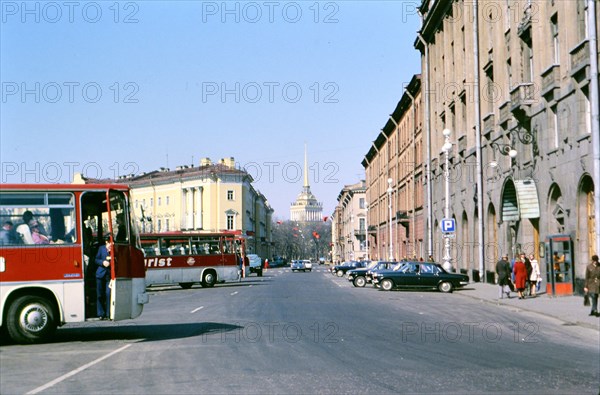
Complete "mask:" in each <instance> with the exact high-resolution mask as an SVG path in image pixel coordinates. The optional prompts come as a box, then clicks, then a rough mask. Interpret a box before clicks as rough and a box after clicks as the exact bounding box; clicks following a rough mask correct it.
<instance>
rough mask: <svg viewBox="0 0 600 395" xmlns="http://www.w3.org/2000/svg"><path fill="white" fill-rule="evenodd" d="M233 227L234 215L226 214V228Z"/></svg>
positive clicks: (231, 228)
mask: <svg viewBox="0 0 600 395" xmlns="http://www.w3.org/2000/svg"><path fill="white" fill-rule="evenodd" d="M234 229H235V215H233V214H227V230H234Z"/></svg>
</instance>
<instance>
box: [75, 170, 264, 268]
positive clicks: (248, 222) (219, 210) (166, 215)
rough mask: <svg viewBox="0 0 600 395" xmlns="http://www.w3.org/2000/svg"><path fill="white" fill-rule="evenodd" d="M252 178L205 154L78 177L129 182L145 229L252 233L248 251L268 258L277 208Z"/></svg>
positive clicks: (138, 215) (76, 181)
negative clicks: (179, 162) (180, 162)
mask: <svg viewBox="0 0 600 395" xmlns="http://www.w3.org/2000/svg"><path fill="white" fill-rule="evenodd" d="M253 181H254V180H253V178H252V176H251V175H250V174H248V173H247V172H246V171H245V170H243V169H239V168H236V166H235V161H234V158H227V159H221V160H220V161H219V162H218V163H213V162H212V161H211V160H210V159H209V158H203V159H202V160H201V161H200V166H198V167H196V166H179V167H177V168H176V169H175V170H170V169H167V168H161V169H159V170H155V171H152V172H148V173H142V174H139V175H127V176H121V177H119V178H118V179H116V180H112V179H109V180H91V179H85V178H83V177H82V176H81V175H80V174H76V175H75V180H74V182H75V183H93V182H102V183H126V184H128V185H129V187H130V188H131V197H132V201H133V207H134V210H135V214H136V217H137V221H138V225H139V228H140V230H141V231H142V232H169V231H177V230H186V231H192V230H193V231H203V232H221V231H233V232H239V233H241V234H242V235H246V236H247V237H248V240H247V247H248V252H251V253H256V254H258V255H259V256H261V257H263V258H270V257H271V217H272V214H273V209H272V208H271V206H270V205H269V203H268V201H267V199H266V197H265V196H264V195H263V194H262V193H260V192H259V191H257V190H256V189H255V188H254V187H253V186H252V182H253Z"/></svg>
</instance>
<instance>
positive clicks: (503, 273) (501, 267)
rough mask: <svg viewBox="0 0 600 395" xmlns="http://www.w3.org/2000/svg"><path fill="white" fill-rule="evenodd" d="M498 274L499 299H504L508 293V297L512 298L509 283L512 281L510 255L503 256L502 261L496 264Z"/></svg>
mask: <svg viewBox="0 0 600 395" xmlns="http://www.w3.org/2000/svg"><path fill="white" fill-rule="evenodd" d="M496 273H497V274H498V286H499V287H500V288H499V289H498V298H499V299H503V298H504V293H506V297H507V298H510V288H509V287H508V282H509V281H510V277H509V276H510V274H511V270H510V264H509V263H508V255H502V259H500V260H499V261H498V262H497V263H496Z"/></svg>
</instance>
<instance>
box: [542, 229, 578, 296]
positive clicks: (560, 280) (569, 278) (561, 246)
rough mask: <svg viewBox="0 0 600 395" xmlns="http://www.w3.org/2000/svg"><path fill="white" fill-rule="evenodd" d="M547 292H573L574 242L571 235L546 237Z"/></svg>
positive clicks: (561, 293)
mask: <svg viewBox="0 0 600 395" xmlns="http://www.w3.org/2000/svg"><path fill="white" fill-rule="evenodd" d="M545 245H546V251H545V252H546V253H545V260H546V292H547V293H548V294H549V295H572V294H573V262H574V260H573V242H572V240H571V236H569V235H553V236H548V237H547V238H546V242H545Z"/></svg>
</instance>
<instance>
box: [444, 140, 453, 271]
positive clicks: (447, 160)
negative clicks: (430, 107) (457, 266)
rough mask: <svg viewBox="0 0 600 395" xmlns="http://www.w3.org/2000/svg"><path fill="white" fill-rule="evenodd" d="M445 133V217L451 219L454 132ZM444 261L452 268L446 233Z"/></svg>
mask: <svg viewBox="0 0 600 395" xmlns="http://www.w3.org/2000/svg"><path fill="white" fill-rule="evenodd" d="M442 134H443V135H444V145H443V146H442V151H444V157H445V158H444V159H445V165H444V179H445V190H446V205H445V207H444V218H445V219H450V150H451V149H452V143H451V142H450V135H451V134H452V132H451V131H450V129H444V130H443V131H442ZM443 238H444V256H443V258H442V259H443V261H444V263H443V264H442V266H443V267H444V269H445V270H446V271H450V270H452V256H451V255H450V235H449V234H446V233H444V235H443Z"/></svg>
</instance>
